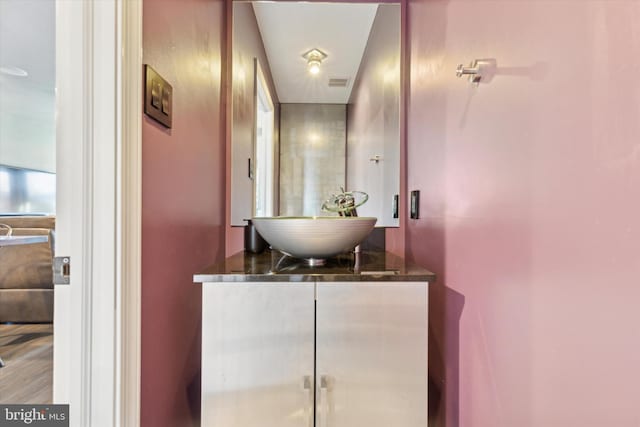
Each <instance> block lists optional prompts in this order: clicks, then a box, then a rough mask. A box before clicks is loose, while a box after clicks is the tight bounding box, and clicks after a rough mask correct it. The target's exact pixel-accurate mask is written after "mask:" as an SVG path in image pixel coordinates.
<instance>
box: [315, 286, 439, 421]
mask: <svg viewBox="0 0 640 427" xmlns="http://www.w3.org/2000/svg"><path fill="white" fill-rule="evenodd" d="M427 290H428V287H427V285H426V284H425V283H417V282H407V283H405V282H402V283H398V282H372V283H362V282H360V283H354V282H351V283H318V287H317V302H316V317H317V318H316V378H317V380H316V426H317V427H353V426H367V427H426V426H427Z"/></svg>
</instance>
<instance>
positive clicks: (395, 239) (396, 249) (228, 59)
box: [222, 0, 415, 257]
mask: <svg viewBox="0 0 640 427" xmlns="http://www.w3.org/2000/svg"><path fill="white" fill-rule="evenodd" d="M241 1H247V0H227V1H225V43H224V52H223V55H222V57H223V59H224V62H223V64H222V71H223V75H222V77H223V78H222V87H223V88H224V106H223V107H224V114H225V118H224V123H225V129H224V136H225V169H226V170H225V177H226V179H225V225H224V226H225V256H231V255H233V254H235V253H237V252H239V251H242V250H243V249H244V227H238V226H232V225H231V149H232V147H231V143H232V135H231V134H232V126H233V123H232V120H233V109H232V108H233V107H232V99H233V90H232V85H231V82H232V79H233V4H234V3H235V2H241ZM272 1H277V2H292V1H293V2H295V1H298V0H272ZM306 1H310V2H318V3H326V2H327V0H306ZM329 2H331V1H330V0H329ZM333 2H335V3H340V1H337V0H334V1H333ZM351 2H352V3H377V4H384V3H389V4H400V189H399V201H398V226H397V227H388V228H385V241H386V251H387V252H390V253H393V254H395V255H398V256H400V257H404V255H405V245H406V228H407V214H408V212H409V209H408V206H407V203H408V200H409V198H408V194H407V187H408V185H407V100H408V96H407V95H408V92H409V83H410V76H409V71H410V70H409V54H410V52H409V42H408V34H409V29H408V25H407V24H408V16H407V9H408V7H407V6H408V4H407V3H408V0H397V1H392V0H378V1H369V0H351ZM276 163H277V162H276ZM276 170H278V171H279V165H278V168H277V169H276ZM276 199H278V196H277V195H276ZM413 221H415V220H413Z"/></svg>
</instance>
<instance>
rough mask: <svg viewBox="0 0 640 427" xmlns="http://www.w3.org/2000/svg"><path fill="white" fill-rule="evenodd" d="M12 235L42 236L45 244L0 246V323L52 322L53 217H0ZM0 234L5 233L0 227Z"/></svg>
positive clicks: (0, 220)
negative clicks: (44, 237)
mask: <svg viewBox="0 0 640 427" xmlns="http://www.w3.org/2000/svg"><path fill="white" fill-rule="evenodd" d="M0 224H6V225H8V226H10V227H11V228H12V234H13V235H14V236H21V235H27V236H32V235H46V236H48V237H49V238H48V241H47V242H44V243H34V244H28V245H16V246H4V247H0V323H6V322H14V323H50V322H53V269H52V262H53V253H54V247H55V246H54V244H55V242H54V238H55V231H54V230H55V217H53V216H0ZM0 234H7V230H6V229H2V228H0Z"/></svg>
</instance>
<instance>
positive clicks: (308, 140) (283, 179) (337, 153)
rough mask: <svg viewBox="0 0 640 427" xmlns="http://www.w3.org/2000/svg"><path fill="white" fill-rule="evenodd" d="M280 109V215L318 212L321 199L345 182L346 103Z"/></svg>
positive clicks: (282, 107) (287, 105)
mask: <svg viewBox="0 0 640 427" xmlns="http://www.w3.org/2000/svg"><path fill="white" fill-rule="evenodd" d="M280 108H281V109H280V215H284V216H300V215H304V216H314V215H321V214H322V211H321V209H320V208H321V206H322V202H323V201H324V200H326V199H328V198H329V197H330V196H331V195H332V194H335V193H337V192H339V191H340V187H344V185H345V150H346V137H347V125H346V118H347V111H346V106H345V105H338V104H281V107H280ZM324 215H327V214H326V213H324Z"/></svg>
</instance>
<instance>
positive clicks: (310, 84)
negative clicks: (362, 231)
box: [230, 1, 401, 226]
mask: <svg viewBox="0 0 640 427" xmlns="http://www.w3.org/2000/svg"><path fill="white" fill-rule="evenodd" d="M400 21H401V20H400V5H399V4H387V3H385V4H376V3H338V2H336V3H313V2H311V3H309V2H307V3H302V2H300V3H298V2H288V1H286V2H285V1H282V2H233V49H232V53H231V54H232V61H231V63H232V70H231V75H232V79H233V81H232V91H231V94H232V99H231V103H230V104H231V105H232V129H231V224H232V225H236V226H241V225H244V222H243V219H244V218H249V217H251V216H270V215H296V216H300V215H303V216H307V215H327V213H326V212H324V213H323V212H322V211H321V206H322V202H323V201H324V200H326V199H327V198H328V197H330V196H331V195H332V194H335V193H336V192H337V191H339V189H340V187H345V188H346V189H347V190H359V191H364V192H366V193H368V194H369V195H370V200H369V202H368V203H367V206H366V207H363V208H364V209H365V211H363V213H362V214H363V215H367V216H375V217H377V218H378V226H398V224H399V223H398V218H393V203H392V202H393V199H394V195H396V194H398V193H399V166H400V131H399V129H400V127H399V112H400V102H401V100H400V93H401V91H400V23H401V22H400ZM283 22H286V25H282V23H283ZM314 49H317V50H319V51H321V52H323V54H324V55H325V56H323V58H322V61H321V64H320V68H319V70H316V71H318V72H317V73H316V74H312V73H311V72H310V71H309V59H308V58H305V57H304V55H305V53H308V52H311V51H313V50H314ZM254 61H257V63H259V64H260V69H261V70H262V74H263V77H262V78H261V79H257V78H256V76H255V73H256V69H257V68H254ZM243 76H244V78H242V77H243ZM259 80H260V81H261V82H263V84H264V87H265V88H266V90H267V91H269V92H270V98H271V100H272V102H273V105H274V121H273V123H274V128H273V130H269V129H266V128H265V126H264V125H263V123H262V121H263V117H262V114H263V113H262V111H263V107H261V105H262V100H261V98H260V96H259V95H258V94H259V93H260V91H261V89H260V88H259V86H260V85H259V84H258V83H257V82H258V81H259ZM251 82H253V85H252V84H251ZM330 110H335V111H341V112H340V113H335V114H338V115H340V117H341V118H340V120H339V121H338V120H337V119H335V118H330V117H331V115H330V113H328V111H330ZM338 129H340V130H339V131H338ZM327 132H328V133H327ZM265 134H267V135H268V136H273V138H274V145H275V146H274V147H273V149H269V148H265V147H266V146H265V145H263V144H264V138H265ZM271 153H272V154H273V157H270V155H271ZM375 156H378V158H379V161H378V162H371V161H369V159H370V158H374V157H375ZM270 163H271V164H272V165H273V169H272V170H271V171H267V170H265V169H262V170H261V166H260V165H262V166H263V168H264V167H268V165H269V164H270ZM247 165H249V168H248V169H249V170H247ZM269 178H271V183H269ZM269 189H272V191H273V194H272V195H271V196H269V195H268V194H269V193H268V192H269ZM249 195H253V197H252V198H250V197H249ZM268 201H273V205H272V210H269V208H268V206H267V204H266V203H268ZM359 214H360V212H359Z"/></svg>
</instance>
